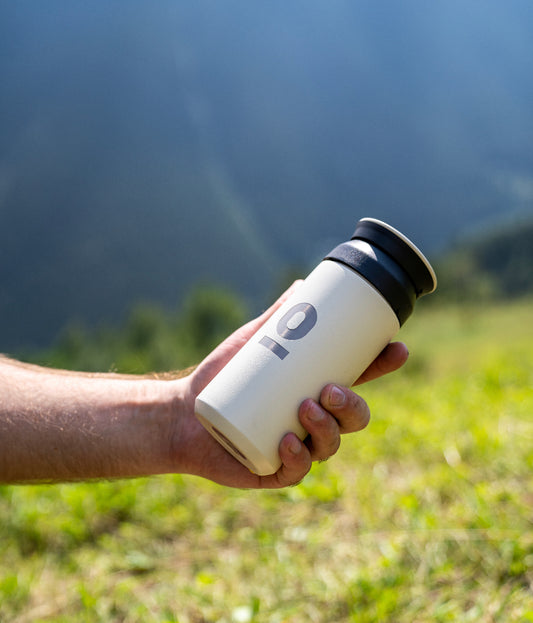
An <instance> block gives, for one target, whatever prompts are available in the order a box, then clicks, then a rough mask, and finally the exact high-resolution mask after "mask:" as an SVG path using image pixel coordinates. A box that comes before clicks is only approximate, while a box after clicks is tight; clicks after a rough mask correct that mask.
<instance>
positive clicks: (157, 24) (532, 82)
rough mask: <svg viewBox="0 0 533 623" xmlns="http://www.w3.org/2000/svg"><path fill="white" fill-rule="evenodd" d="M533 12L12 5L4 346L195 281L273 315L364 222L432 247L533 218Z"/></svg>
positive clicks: (421, 5)
mask: <svg viewBox="0 0 533 623" xmlns="http://www.w3.org/2000/svg"><path fill="white" fill-rule="evenodd" d="M532 28H533V10H532V8H531V4H530V3H529V2H527V1H521V0H516V1H513V2H512V3H502V2H493V1H491V0H488V1H480V0H479V1H472V2H467V3H465V2H460V1H459V0H452V1H450V2H423V1H422V0H414V1H410V2H406V3H395V2H377V3H376V2H370V1H363V2H349V1H341V0H332V1H328V2H324V1H316V0H310V1H305V2H304V1H300V0H298V1H291V2H281V1H274V2H265V3H262V2H245V1H244V0H230V1H227V2H216V1H214V0H211V1H208V0H199V1H195V2H192V1H188V0H185V1H183V2H170V1H162V2H157V3H149V2H145V1H140V0H135V1H132V2H127V3H123V2H119V1H116V0H112V1H109V2H107V1H106V2H103V1H96V2H90V3H87V2H81V1H78V0H74V1H72V2H65V1H61V0H49V1H47V2H38V1H31V0H25V1H22V2H8V1H2V2H0V84H1V89H0V319H1V322H0V346H1V348H2V350H4V351H9V352H13V353H18V352H21V350H26V351H27V350H32V349H36V348H43V347H47V346H49V345H50V344H51V343H53V342H54V341H55V340H57V339H58V337H59V336H60V335H61V334H62V332H64V330H65V327H66V326H67V325H70V324H72V323H73V322H76V323H78V324H80V325H84V326H88V327H94V326H100V325H101V324H103V323H104V324H108V325H114V326H117V325H118V324H120V323H121V322H123V321H124V318H126V317H127V315H128V314H129V313H130V312H131V310H132V308H134V307H135V306H136V305H137V304H138V303H139V302H141V301H151V302H153V303H156V304H157V305H161V306H162V307H163V308H164V309H166V310H173V309H175V307H176V306H177V305H178V306H179V305H180V304H181V302H182V301H183V300H184V298H186V297H187V295H188V293H189V292H190V291H191V289H192V288H193V287H194V286H195V285H197V284H198V283H201V284H209V285H214V286H220V287H222V288H223V289H226V290H231V291H232V292H235V293H237V294H238V295H239V296H240V297H242V298H243V299H244V301H245V302H246V304H247V306H248V309H250V310H251V311H257V310H259V309H260V308H262V307H264V306H265V305H266V304H267V303H268V302H269V301H270V300H271V299H272V297H273V296H274V294H277V293H278V292H279V289H280V284H281V283H282V282H283V281H284V280H286V275H288V274H305V272H306V271H307V270H308V269H309V268H310V267H312V266H313V265H314V263H315V262H316V261H318V260H319V259H320V258H321V257H322V256H323V254H324V253H326V252H327V251H329V249H330V248H331V247H332V246H334V245H336V244H337V243H338V242H339V241H342V240H344V239H345V238H346V237H347V236H349V235H350V234H351V232H352V231H353V228H354V226H355V223H356V221H357V220H358V219H359V218H360V217H362V216H373V217H376V218H380V219H383V220H385V221H388V222H390V223H391V224H392V225H394V226H396V227H397V228H398V229H400V230H402V231H403V232H404V233H405V234H406V235H408V236H410V237H411V238H412V239H413V240H415V242H416V243H417V244H418V245H419V246H420V247H421V248H422V249H423V250H424V251H425V252H426V254H428V255H429V256H430V257H431V258H432V259H435V258H436V257H438V256H440V255H442V254H443V253H444V252H446V251H447V250H449V249H450V247H451V246H452V245H453V244H456V243H457V241H461V240H463V239H464V238H465V236H470V235H472V234H476V235H477V234H478V233H480V232H482V233H483V232H487V231H491V232H493V231H495V230H497V229H498V228H501V227H507V226H508V225H509V224H511V225H512V224H515V223H516V222H517V221H518V222H519V223H520V224H521V225H523V221H524V218H525V219H526V220H527V217H531V215H532V213H533V148H532V145H533V38H532V37H531V32H532ZM504 246H505V245H504ZM507 246H508V245H507ZM463 265H464V266H465V267H466V268H464V270H463V272H468V270H470V269H473V270H474V272H475V268H476V267H475V266H472V265H468V266H467V265H466V264H465V263H464V262H463ZM511 272H513V271H511ZM520 287H522V286H520Z"/></svg>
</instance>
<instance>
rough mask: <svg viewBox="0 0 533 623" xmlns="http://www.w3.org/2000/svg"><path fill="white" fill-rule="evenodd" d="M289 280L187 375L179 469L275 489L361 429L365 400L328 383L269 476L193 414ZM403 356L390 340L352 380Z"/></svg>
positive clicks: (304, 407)
mask: <svg viewBox="0 0 533 623" xmlns="http://www.w3.org/2000/svg"><path fill="white" fill-rule="evenodd" d="M297 285H298V284H297V283H295V284H293V286H291V288H289V290H287V292H285V293H284V294H283V295H282V296H281V297H280V299H279V300H278V301H276V303H275V304H274V305H273V306H272V307H271V308H270V309H268V310H267V311H266V312H265V313H264V314H262V315H261V316H259V317H258V318H256V319H255V320H252V321H251V322H249V323H248V324H246V325H244V326H243V327H241V328H240V329H238V330H237V331H236V332H235V333H233V334H232V335H231V336H230V337H228V338H227V339H226V340H225V341H224V342H222V344H220V346H218V347H217V348H216V349H215V350H214V351H213V352H212V353H211V354H210V355H208V357H206V359H204V361H203V362H202V363H201V364H200V365H199V366H198V368H197V369H196V370H195V371H194V372H193V374H192V375H191V376H190V377H188V378H187V379H183V381H186V382H187V383H188V388H187V390H186V391H185V394H184V400H183V402H182V403H181V407H182V408H183V409H184V410H180V417H179V418H178V419H177V420H176V422H177V425H176V431H175V437H174V450H173V452H174V455H175V457H176V460H177V461H178V462H179V463H180V469H179V471H184V472H187V473H191V474H196V475H198V476H203V477H205V478H208V479H210V480H213V481H215V482H218V483H220V484H224V485H228V486H234V487H243V488H279V487H285V486H288V485H293V484H295V483H297V482H299V481H300V480H302V478H303V477H304V476H305V475H306V474H307V472H308V471H309V470H310V468H311V464H312V462H313V461H317V460H325V459H327V458H329V457H330V456H332V455H333V454H335V452H336V451H337V450H338V448H339V446H340V436H341V435H342V434H345V433H351V432H355V431H359V430H361V429H363V428H364V427H365V426H366V425H367V424H368V422H369V419H370V411H369V408H368V405H367V404H366V402H365V401H364V400H363V399H362V398H361V397H360V396H358V395H357V394H355V393H354V392H353V391H352V390H351V389H349V388H347V387H340V386H337V385H327V386H326V387H324V389H323V390H322V392H321V394H320V398H319V400H318V402H315V401H314V400H311V399H307V400H305V401H304V402H303V403H302V404H301V406H300V409H299V412H298V416H299V419H300V422H301V424H302V426H303V427H304V428H305V430H306V431H307V432H308V433H309V435H308V437H307V438H306V439H305V440H304V441H303V442H302V441H300V439H299V438H298V437H297V436H296V435H295V434H294V433H289V434H287V435H286V436H285V437H284V438H283V439H282V441H281V443H280V446H279V452H280V457H281V460H282V465H281V467H280V469H279V470H278V471H277V472H276V473H275V474H272V475H270V476H258V475H256V474H252V473H251V472H250V471H249V470H248V469H247V468H246V467H244V466H243V465H241V464H240V463H239V462H238V461H237V460H236V459H235V458H233V457H232V456H231V455H230V454H229V453H228V452H226V450H224V448H223V447H222V446H221V445H220V444H219V443H218V442H217V441H216V440H215V439H214V438H213V437H212V436H211V435H210V434H209V433H208V432H207V431H206V430H205V429H204V427H203V426H202V425H201V424H200V422H199V421H198V420H197V419H196V417H195V416H194V401H195V398H196V396H197V395H198V394H199V393H200V391H201V390H202V389H203V388H204V387H205V386H206V385H207V384H208V383H209V381H211V379H212V378H214V376H215V375H216V374H217V373H218V372H219V370H221V369H222V368H223V367H224V365H225V364H226V363H227V362H228V361H229V360H230V359H231V357H232V356H233V355H234V354H235V353H236V352H237V351H238V350H239V349H240V348H241V347H242V346H243V345H244V344H245V343H246V342H247V341H248V340H249V339H250V337H251V336H252V335H253V334H254V333H255V332H256V331H257V330H258V329H259V328H260V327H261V326H262V325H263V324H264V323H265V322H266V320H268V318H270V316H271V315H272V314H273V313H274V312H275V311H276V309H278V308H279V307H280V305H281V304H282V303H283V302H284V301H285V300H286V299H287V298H288V297H289V296H290V295H291V294H292V292H293V290H294V288H296V287H297ZM407 357H408V351H407V348H406V346H405V345H404V344H402V343H401V342H395V343H391V344H389V345H388V346H387V347H386V348H385V349H384V350H383V352H382V353H381V354H380V355H379V356H378V357H377V358H376V359H375V360H374V362H373V363H372V364H371V365H370V366H369V367H368V369H367V370H366V371H365V372H364V373H363V374H362V375H361V377H360V378H359V379H358V380H357V381H356V383H355V384H360V383H363V382H366V381H370V380H372V379H375V378H378V377H380V376H382V375H384V374H387V373H388V372H392V371H394V370H397V369H398V368H399V367H401V366H402V365H403V364H404V363H405V361H406V360H407Z"/></svg>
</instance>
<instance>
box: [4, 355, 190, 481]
mask: <svg viewBox="0 0 533 623" xmlns="http://www.w3.org/2000/svg"><path fill="white" fill-rule="evenodd" d="M183 383H184V381H183V380H177V381H162V380H157V379H148V378H141V377H139V378H136V377H130V378H128V377H121V376H118V375H113V374H108V375H89V374H83V373H69V372H65V371H55V370H49V369H46V368H40V367H38V366H31V365H26V364H21V363H18V362H15V361H12V360H9V359H6V358H3V357H0V481H2V482H27V481H64V480H79V479H91V478H119V477H128V476H139V475H146V474H155V473H163V472H168V471H172V467H173V461H171V456H170V439H171V436H172V430H173V426H174V409H173V405H174V404H175V402H179V400H180V396H181V395H182V391H181V390H182V386H183Z"/></svg>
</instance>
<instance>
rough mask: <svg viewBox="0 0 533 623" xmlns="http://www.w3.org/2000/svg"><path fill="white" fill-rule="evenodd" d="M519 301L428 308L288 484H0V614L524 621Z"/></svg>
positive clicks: (524, 328)
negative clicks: (362, 424)
mask: <svg viewBox="0 0 533 623" xmlns="http://www.w3.org/2000/svg"><path fill="white" fill-rule="evenodd" d="M532 318H533V303H531V302H529V303H528V302H523V303H516V304H508V305H505V306H503V305H502V306H491V307H483V308H480V309H474V308H441V309H437V308H431V307H427V308H424V309H421V310H419V313H417V314H416V316H415V317H414V318H413V319H412V320H410V322H409V323H408V324H407V325H406V327H405V330H404V332H403V333H402V338H403V339H405V341H406V342H407V343H408V345H409V348H410V351H411V353H412V355H411V358H410V362H409V363H408V365H407V366H406V367H405V368H404V370H402V371H401V372H398V373H396V374H395V375H391V376H390V377H389V378H387V379H381V380H379V381H375V382H373V383H370V384H368V385H367V386H364V387H361V388H359V391H360V393H362V394H363V395H364V397H365V398H366V399H367V401H368V402H369V404H370V406H371V410H372V413H373V419H372V422H371V424H370V426H369V428H368V429H367V430H366V431H364V432H362V433H359V434H357V435H353V436H349V437H346V438H344V440H343V444H342V447H341V450H340V452H339V453H338V455H337V456H336V457H335V458H333V459H331V460H330V461H328V462H326V463H321V464H318V465H315V466H314V468H313V470H312V472H311V473H310V474H309V475H308V477H307V478H306V479H305V480H304V481H303V483H301V484H300V485H299V486H297V487H292V488H289V489H287V490H283V491H278V492H256V491H235V490H230V489H225V488H222V487H218V486H216V485H213V484H211V483H209V482H206V481H203V480H201V479H198V478H193V477H182V476H165V477H157V478H151V479H139V480H132V481H121V482H101V483H93V484H78V485H61V486H27V487H3V488H0V556H1V561H2V564H1V567H0V621H2V622H7V621H9V622H18V623H23V622H24V623H26V622H28V623H30V622H31V623H35V622H39V621H47V622H50V621H53V622H56V623H63V622H67V621H77V622H78V621H80V622H84V621H86V622H89V621H90V622H91V623H92V622H95V621H96V622H100V621H102V622H103V621H120V622H124V623H126V622H128V623H129V622H137V621H143V622H149V623H150V622H167V623H170V622H179V623H207V622H214V621H217V622H219V621H220V622H228V623H246V622H257V623H267V622H268V623H282V622H290V623H300V622H301V623H304V622H305V623H308V622H314V621H316V622H320V623H322V622H344V621H346V622H357V623H359V622H361V623H367V622H368V623H371V622H372V623H374V622H388V621H391V622H393V621H394V622H395V623H413V622H428V623H429V622H432V623H433V622H437V623H440V622H442V623H444V622H448V621H475V622H482V623H484V622H487V623H489V622H490V623H493V622H505V623H507V622H515V621H516V622H520V623H526V622H530V623H532V622H533V477H532V474H533V323H532Z"/></svg>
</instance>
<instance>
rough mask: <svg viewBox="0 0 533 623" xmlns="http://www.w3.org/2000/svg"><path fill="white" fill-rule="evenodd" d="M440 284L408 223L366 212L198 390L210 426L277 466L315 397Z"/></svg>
mask: <svg viewBox="0 0 533 623" xmlns="http://www.w3.org/2000/svg"><path fill="white" fill-rule="evenodd" d="M436 285H437V280H436V276H435V273H434V271H433V268H432V267H431V265H430V263H429V262H428V260H427V259H426V258H425V257H424V255H423V254H422V253H421V252H420V251H419V250H418V248H417V247H416V246H415V245H414V244H413V243H412V242H411V241H410V240H409V239H408V238H406V237H405V236H404V235H403V234H401V233H400V232H399V231H397V230H396V229H394V228H393V227H390V226H389V225H387V224H386V223H383V222H381V221H378V220H376V219H372V218H363V219H361V220H360V221H359V222H358V223H357V226H356V229H355V232H354V234H353V236H352V238H351V240H349V241H347V242H344V243H342V244H340V245H339V246H337V247H336V248H335V249H333V250H332V251H331V252H330V253H329V254H328V255H327V256H326V257H325V259H324V260H323V261H322V262H321V263H320V264H318V266H317V267H316V268H315V269H314V270H313V271H312V272H311V273H310V274H309V276H308V277H307V278H306V279H305V281H304V282H303V283H302V285H301V286H300V287H298V288H297V290H296V291H295V292H294V294H292V295H291V297H290V298H289V299H288V300H287V301H286V302H285V303H284V304H283V305H282V306H281V307H280V308H279V309H278V310H277V311H276V312H275V313H274V314H273V316H271V318H270V319H269V320H267V322H266V323H265V324H264V325H263V326H262V327H261V328H260V329H259V330H258V332H257V333H256V334H255V335H253V336H252V338H251V339H250V340H249V341H248V342H247V343H246V344H245V345H244V347H243V348H242V349H241V350H239V351H238V352H237V354H236V355H235V356H234V357H233V358H232V359H231V360H230V361H229V362H228V364H227V365H226V366H225V367H224V368H223V369H222V370H221V371H220V372H219V373H218V374H217V376H216V377H215V378H214V379H213V380H212V381H211V382H210V383H209V384H208V385H207V386H206V387H205V388H204V389H203V391H202V392H201V393H200V394H199V395H198V397H197V399H196V405H195V412H196V416H197V417H198V419H199V420H200V422H201V423H202V424H203V425H204V426H205V428H206V429H207V430H208V431H209V432H210V433H211V434H212V435H213V436H214V437H215V438H216V439H217V440H218V441H219V442H220V443H221V444H222V445H223V446H224V447H225V448H226V450H228V452H230V453H231V454H232V455H233V456H234V457H235V458H236V459H238V460H239V461H240V462H241V463H243V464H244V465H245V466H246V467H247V468H248V469H249V470H250V471H252V472H254V473H256V474H259V475H266V474H272V473H274V472H275V471H277V469H278V468H279V467H280V465H281V460H280V457H279V450H278V448H279V444H280V441H281V439H282V438H283V436H284V435H285V434H286V433H287V432H289V431H292V432H294V433H296V434H297V435H298V436H299V437H300V439H303V438H304V437H305V435H306V434H307V433H306V431H305V430H304V428H303V427H302V426H301V424H300V422H299V420H298V409H299V406H300V404H301V403H302V401H303V400H305V399H306V398H314V399H315V400H318V398H319V396H320V392H321V390H322V388H323V387H324V386H325V385H327V384H328V383H338V384H341V385H348V386H349V385H351V384H352V383H353V382H354V381H355V380H356V379H357V378H358V377H359V375H360V374H361V373H362V372H363V371H364V370H365V369H366V368H367V367H368V365H369V364H370V363H371V362H372V361H373V360H374V359H375V358H376V357H377V355H378V354H379V353H380V352H381V351H382V350H383V348H385V346H386V345H387V344H388V343H389V341H390V340H391V338H392V337H393V336H394V335H395V334H396V333H397V332H398V330H399V329H400V327H401V326H402V325H403V323H404V322H405V321H406V320H407V318H408V317H409V316H410V314H411V312H412V311H413V307H414V303H415V301H416V299H417V298H418V297H420V296H422V295H424V294H428V293H430V292H432V291H433V290H434V289H435V288H436Z"/></svg>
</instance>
